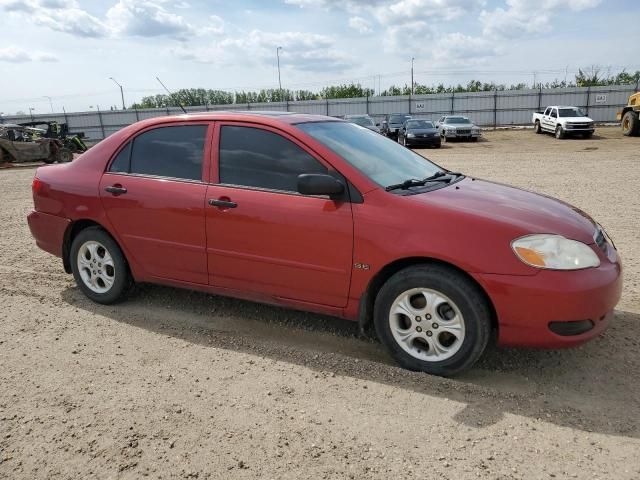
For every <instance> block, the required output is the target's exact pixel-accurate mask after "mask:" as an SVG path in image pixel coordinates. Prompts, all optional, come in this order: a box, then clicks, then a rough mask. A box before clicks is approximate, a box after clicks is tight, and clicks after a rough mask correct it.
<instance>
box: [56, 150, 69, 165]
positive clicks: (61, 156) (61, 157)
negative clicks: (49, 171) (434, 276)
mask: <svg viewBox="0 0 640 480" xmlns="http://www.w3.org/2000/svg"><path fill="white" fill-rule="evenodd" d="M72 160H73V152H72V151H71V150H69V149H68V148H61V149H60V150H58V151H57V152H56V161H57V162H58V163H69V162H70V161H72Z"/></svg>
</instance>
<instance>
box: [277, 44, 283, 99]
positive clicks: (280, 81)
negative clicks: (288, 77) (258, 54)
mask: <svg viewBox="0 0 640 480" xmlns="http://www.w3.org/2000/svg"><path fill="white" fill-rule="evenodd" d="M280 50H282V47H278V48H276V58H277V59H278V87H279V88H280V101H282V80H281V79H280Z"/></svg>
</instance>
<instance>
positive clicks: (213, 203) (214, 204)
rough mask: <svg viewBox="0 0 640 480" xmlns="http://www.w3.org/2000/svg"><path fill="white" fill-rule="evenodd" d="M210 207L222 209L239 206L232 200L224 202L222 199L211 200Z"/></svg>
mask: <svg viewBox="0 0 640 480" xmlns="http://www.w3.org/2000/svg"><path fill="white" fill-rule="evenodd" d="M209 205H211V206H212V207H220V208H236V207H237V206H238V204H237V203H236V202H232V201H231V200H224V199H222V198H218V199H215V198H210V199H209Z"/></svg>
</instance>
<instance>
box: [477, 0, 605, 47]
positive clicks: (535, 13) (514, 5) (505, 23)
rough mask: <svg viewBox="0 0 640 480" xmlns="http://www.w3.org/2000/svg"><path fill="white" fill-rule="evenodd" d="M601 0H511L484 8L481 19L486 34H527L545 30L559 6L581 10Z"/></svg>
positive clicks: (505, 36)
mask: <svg viewBox="0 0 640 480" xmlns="http://www.w3.org/2000/svg"><path fill="white" fill-rule="evenodd" d="M598 4H600V0H540V1H538V2H531V1H528V0H507V8H506V9H505V8H500V7H499V8H496V9H494V10H492V11H483V12H482V13H481V15H480V22H481V23H482V25H483V30H482V32H483V34H484V35H487V36H491V37H498V38H517V37H521V36H522V35H524V34H530V33H545V32H548V31H550V29H551V25H550V24H551V20H552V17H553V15H554V13H556V12H557V11H558V10H562V9H569V10H572V11H576V12H577V11H581V10H585V9H589V8H594V7H596V6H597V5H598Z"/></svg>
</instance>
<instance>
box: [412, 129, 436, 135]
mask: <svg viewBox="0 0 640 480" xmlns="http://www.w3.org/2000/svg"><path fill="white" fill-rule="evenodd" d="M407 133H420V134H422V133H438V131H437V130H436V129H435V128H409V129H407Z"/></svg>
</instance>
